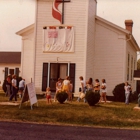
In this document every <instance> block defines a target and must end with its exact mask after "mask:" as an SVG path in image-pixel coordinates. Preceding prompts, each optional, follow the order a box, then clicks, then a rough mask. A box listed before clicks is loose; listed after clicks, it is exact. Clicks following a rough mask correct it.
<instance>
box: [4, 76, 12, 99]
mask: <svg viewBox="0 0 140 140" xmlns="http://www.w3.org/2000/svg"><path fill="white" fill-rule="evenodd" d="M10 95H11V75H8V76H7V78H6V95H5V96H10Z"/></svg>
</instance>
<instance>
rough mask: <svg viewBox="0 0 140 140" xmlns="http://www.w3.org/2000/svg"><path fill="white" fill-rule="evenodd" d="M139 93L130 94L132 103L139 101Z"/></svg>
mask: <svg viewBox="0 0 140 140" xmlns="http://www.w3.org/2000/svg"><path fill="white" fill-rule="evenodd" d="M138 94H139V93H138V92H136V91H134V92H133V93H131V94H130V102H132V101H137V100H138Z"/></svg>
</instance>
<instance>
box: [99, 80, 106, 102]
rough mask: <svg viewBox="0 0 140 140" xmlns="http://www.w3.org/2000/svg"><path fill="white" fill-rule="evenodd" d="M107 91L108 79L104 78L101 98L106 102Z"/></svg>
mask: <svg viewBox="0 0 140 140" xmlns="http://www.w3.org/2000/svg"><path fill="white" fill-rule="evenodd" d="M106 93H107V85H106V80H105V79H102V84H101V98H100V101H101V100H102V99H103V101H104V102H105V103H106Z"/></svg>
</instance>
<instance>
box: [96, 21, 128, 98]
mask: <svg viewBox="0 0 140 140" xmlns="http://www.w3.org/2000/svg"><path fill="white" fill-rule="evenodd" d="M120 34H122V36H124V37H125V34H123V33H121V32H119V31H117V30H115V29H113V28H111V27H107V25H104V24H101V23H98V22H96V38H95V53H94V78H95V79H96V78H98V79H100V81H101V80H102V79H103V78H105V79H106V82H107V95H109V96H112V90H113V88H114V87H115V86H116V85H117V84H119V83H122V82H123V81H124V62H125V57H124V56H125V41H124V40H123V39H119V35H120Z"/></svg>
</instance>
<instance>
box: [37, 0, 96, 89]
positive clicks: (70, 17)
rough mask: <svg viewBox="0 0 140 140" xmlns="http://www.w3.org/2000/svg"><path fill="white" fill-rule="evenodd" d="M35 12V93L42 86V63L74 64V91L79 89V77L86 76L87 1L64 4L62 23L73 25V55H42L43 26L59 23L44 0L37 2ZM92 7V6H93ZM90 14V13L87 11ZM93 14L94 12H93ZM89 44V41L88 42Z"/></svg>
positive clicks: (50, 6)
mask: <svg viewBox="0 0 140 140" xmlns="http://www.w3.org/2000/svg"><path fill="white" fill-rule="evenodd" d="M37 4H38V10H37V22H36V26H37V30H36V36H37V38H36V44H35V47H36V55H35V56H36V62H35V64H36V65H35V70H36V71H35V86H36V88H37V91H38V92H39V91H41V86H42V65H43V62H49V61H56V60H57V57H59V61H70V62H71V63H76V77H75V82H76V85H75V89H76V90H78V87H79V76H81V75H82V76H84V77H85V75H86V72H85V60H86V56H85V53H86V47H87V40H86V38H87V23H88V22H87V20H88V17H87V13H88V1H87V0H82V1H81V0H73V1H71V2H70V3H65V15H67V16H65V17H64V23H65V24H66V25H73V26H74V32H75V42H74V45H75V52H74V53H43V51H42V46H43V30H42V27H43V26H47V25H60V23H59V21H57V20H56V19H54V18H53V17H52V16H51V12H52V11H51V10H52V3H51V2H47V1H44V0H39V1H38V3H37ZM93 6H94V5H93ZM89 12H90V13H91V12H92V11H89ZM93 12H94V11H93ZM89 44H90V41H89Z"/></svg>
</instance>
